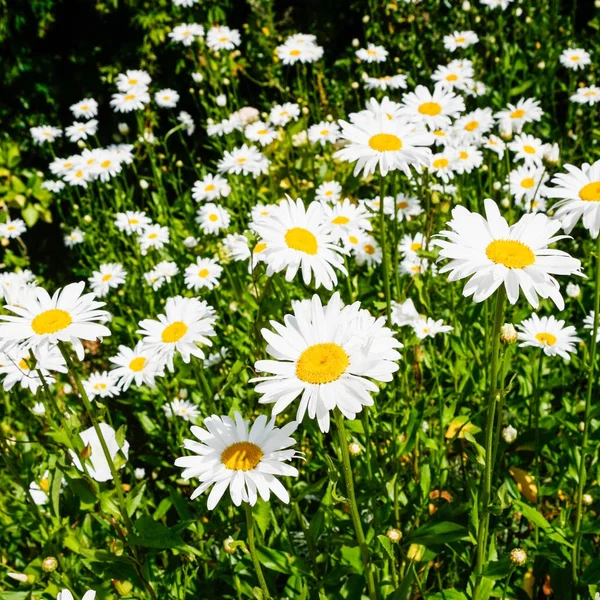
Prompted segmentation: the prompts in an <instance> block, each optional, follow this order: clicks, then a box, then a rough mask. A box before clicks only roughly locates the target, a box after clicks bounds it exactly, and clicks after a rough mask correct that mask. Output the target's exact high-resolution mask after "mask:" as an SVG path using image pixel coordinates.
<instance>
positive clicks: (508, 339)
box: [500, 323, 519, 344]
mask: <svg viewBox="0 0 600 600" xmlns="http://www.w3.org/2000/svg"><path fill="white" fill-rule="evenodd" d="M518 339H519V336H518V334H517V330H516V329H515V326H514V325H513V324H512V323H504V325H502V327H500V340H501V341H503V342H504V343H505V344H514V343H515V342H516V341H517V340H518Z"/></svg>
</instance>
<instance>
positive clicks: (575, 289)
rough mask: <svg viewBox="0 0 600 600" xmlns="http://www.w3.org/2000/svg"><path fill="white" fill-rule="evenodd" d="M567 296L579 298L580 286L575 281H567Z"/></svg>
mask: <svg viewBox="0 0 600 600" xmlns="http://www.w3.org/2000/svg"><path fill="white" fill-rule="evenodd" d="M567 296H569V298H579V296H581V288H580V287H579V286H578V285H577V284H576V283H567Z"/></svg>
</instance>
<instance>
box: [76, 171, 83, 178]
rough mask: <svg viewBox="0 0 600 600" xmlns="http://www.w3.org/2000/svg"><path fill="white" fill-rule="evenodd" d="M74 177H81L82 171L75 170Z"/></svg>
mask: <svg viewBox="0 0 600 600" xmlns="http://www.w3.org/2000/svg"><path fill="white" fill-rule="evenodd" d="M75 177H77V179H81V178H82V177H83V171H77V173H75Z"/></svg>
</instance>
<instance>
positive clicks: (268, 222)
mask: <svg viewBox="0 0 600 600" xmlns="http://www.w3.org/2000/svg"><path fill="white" fill-rule="evenodd" d="M256 232H257V233H258V235H259V236H260V238H261V241H262V243H264V244H266V246H265V249H264V261H265V262H266V264H267V275H269V276H271V275H273V273H279V272H281V271H283V270H285V279H286V281H292V280H293V279H294V277H295V276H296V275H297V273H298V271H301V272H302V279H303V281H304V283H305V284H306V285H310V283H311V280H312V279H313V277H314V282H315V287H320V286H323V287H324V288H325V289H327V290H331V289H332V288H333V286H334V285H336V284H337V274H336V270H337V271H341V272H342V273H344V274H346V269H345V268H344V260H343V257H342V254H343V253H344V250H343V249H342V248H340V247H339V246H338V245H336V244H335V243H334V239H333V237H332V236H331V234H330V233H329V224H328V223H327V222H326V220H325V215H324V212H323V205H322V204H321V203H320V202H311V203H310V204H309V205H308V208H306V207H305V206H304V202H303V201H302V200H301V199H300V198H298V199H297V200H292V199H291V198H290V197H289V196H288V197H287V199H286V200H283V201H282V202H281V204H279V205H278V206H277V208H276V209H275V210H273V212H272V213H271V215H270V216H269V217H267V218H266V219H265V220H264V221H261V222H260V223H259V224H257V225H256Z"/></svg>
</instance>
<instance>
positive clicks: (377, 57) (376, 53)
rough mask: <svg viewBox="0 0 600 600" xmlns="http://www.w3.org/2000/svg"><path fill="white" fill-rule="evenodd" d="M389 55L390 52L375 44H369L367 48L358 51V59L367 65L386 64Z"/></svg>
mask: <svg viewBox="0 0 600 600" xmlns="http://www.w3.org/2000/svg"><path fill="white" fill-rule="evenodd" d="M388 54H389V53H388V51H387V50H386V49H385V48H384V47H383V46H377V45H375V44H368V45H367V47H366V48H361V49H360V50H357V51H356V57H357V58H360V60H362V61H364V62H366V63H376V62H378V63H380V62H385V61H386V59H387V57H388Z"/></svg>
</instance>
